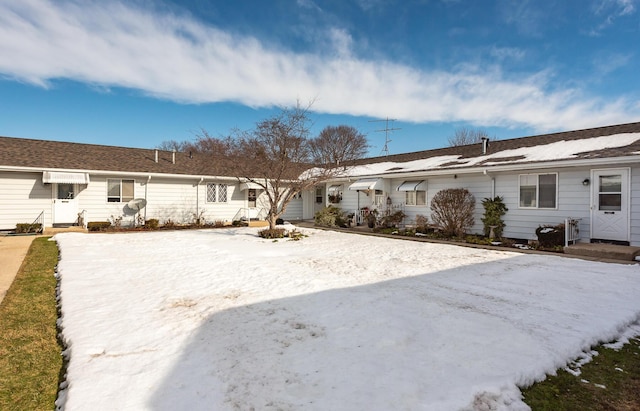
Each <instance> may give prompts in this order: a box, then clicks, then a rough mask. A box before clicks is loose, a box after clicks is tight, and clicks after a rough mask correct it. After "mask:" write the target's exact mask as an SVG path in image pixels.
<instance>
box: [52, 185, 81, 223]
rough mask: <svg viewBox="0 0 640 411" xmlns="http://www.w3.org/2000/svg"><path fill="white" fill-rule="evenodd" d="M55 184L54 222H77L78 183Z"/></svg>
mask: <svg viewBox="0 0 640 411" xmlns="http://www.w3.org/2000/svg"><path fill="white" fill-rule="evenodd" d="M53 186H54V187H53V190H54V199H53V224H75V223H76V222H77V221H78V200H77V199H76V187H77V185H76V184H66V183H57V184H54V185H53Z"/></svg>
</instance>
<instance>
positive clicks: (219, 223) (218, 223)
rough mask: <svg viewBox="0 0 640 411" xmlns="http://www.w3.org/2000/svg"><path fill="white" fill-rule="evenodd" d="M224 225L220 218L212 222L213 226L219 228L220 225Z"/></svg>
mask: <svg viewBox="0 0 640 411" xmlns="http://www.w3.org/2000/svg"><path fill="white" fill-rule="evenodd" d="M224 225H225V224H224V221H222V220H216V221H214V222H213V226H214V227H215V228H221V227H224Z"/></svg>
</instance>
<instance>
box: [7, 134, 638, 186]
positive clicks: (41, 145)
mask: <svg viewBox="0 0 640 411" xmlns="http://www.w3.org/2000/svg"><path fill="white" fill-rule="evenodd" d="M622 133H640V122H638V123H629V124H619V125H613V126H607V127H598V128H591V129H585V130H576V131H566V132H561V133H552V134H544V135H538V136H531V137H521V138H514V139H508V140H493V141H491V142H490V143H489V148H488V154H491V153H497V152H500V151H505V150H510V149H516V148H521V147H534V146H539V145H544V144H550V143H554V142H558V141H563V140H579V139H586V138H593V137H601V136H612V135H616V134H622ZM638 152H640V141H636V142H635V143H633V144H631V145H627V146H623V147H617V148H608V149H603V150H597V151H586V152H583V153H580V154H579V155H578V156H577V157H578V158H607V157H621V156H631V155H634V154H635V155H637V153H638ZM155 153H156V150H154V149H141V148H127V147H115V146H104V145H94V144H81V143H68V142H59V141H48V140H31V139H24V138H13V137H0V166H8V167H33V168H38V169H71V170H100V171H117V172H133V173H162V174H178V175H180V174H182V175H203V176H229V175H230V174H231V173H230V171H229V170H230V169H231V166H232V165H230V164H229V163H228V161H229V159H226V158H224V157H216V156H211V155H208V154H197V153H194V154H193V155H192V156H190V155H189V153H176V154H175V164H174V163H173V161H172V153H171V152H169V151H161V150H159V151H158V162H156V161H155ZM438 156H459V159H460V160H464V159H469V158H474V157H480V156H482V144H481V143H477V144H470V145H466V146H459V147H446V148H440V149H435V150H425V151H416V152H411V153H404V154H395V155H390V156H384V157H372V158H366V159H361V160H358V161H356V162H355V163H354V164H373V163H380V162H407V161H413V160H421V159H428V158H431V157H438ZM516 160H519V158H515V157H514V158H512V159H509V158H504V159H501V163H502V164H505V163H508V162H509V161H516ZM492 161H495V158H494V159H493V160H492ZM455 163H456V161H452V164H451V166H452V167H454V166H455V165H456V164H455Z"/></svg>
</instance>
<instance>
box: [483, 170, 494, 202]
mask: <svg viewBox="0 0 640 411" xmlns="http://www.w3.org/2000/svg"><path fill="white" fill-rule="evenodd" d="M482 174H484V175H485V176H488V177H489V178H491V198H492V199H494V198H496V179H495V177H493V176H491V175H490V174H489V173H488V172H487V169H484V170H483V171H482Z"/></svg>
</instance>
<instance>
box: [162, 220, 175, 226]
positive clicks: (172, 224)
mask: <svg viewBox="0 0 640 411" xmlns="http://www.w3.org/2000/svg"><path fill="white" fill-rule="evenodd" d="M176 225H177V224H176V223H174V222H173V220H171V219H170V218H167V219H166V220H165V221H164V224H163V225H162V227H164V228H176Z"/></svg>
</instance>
